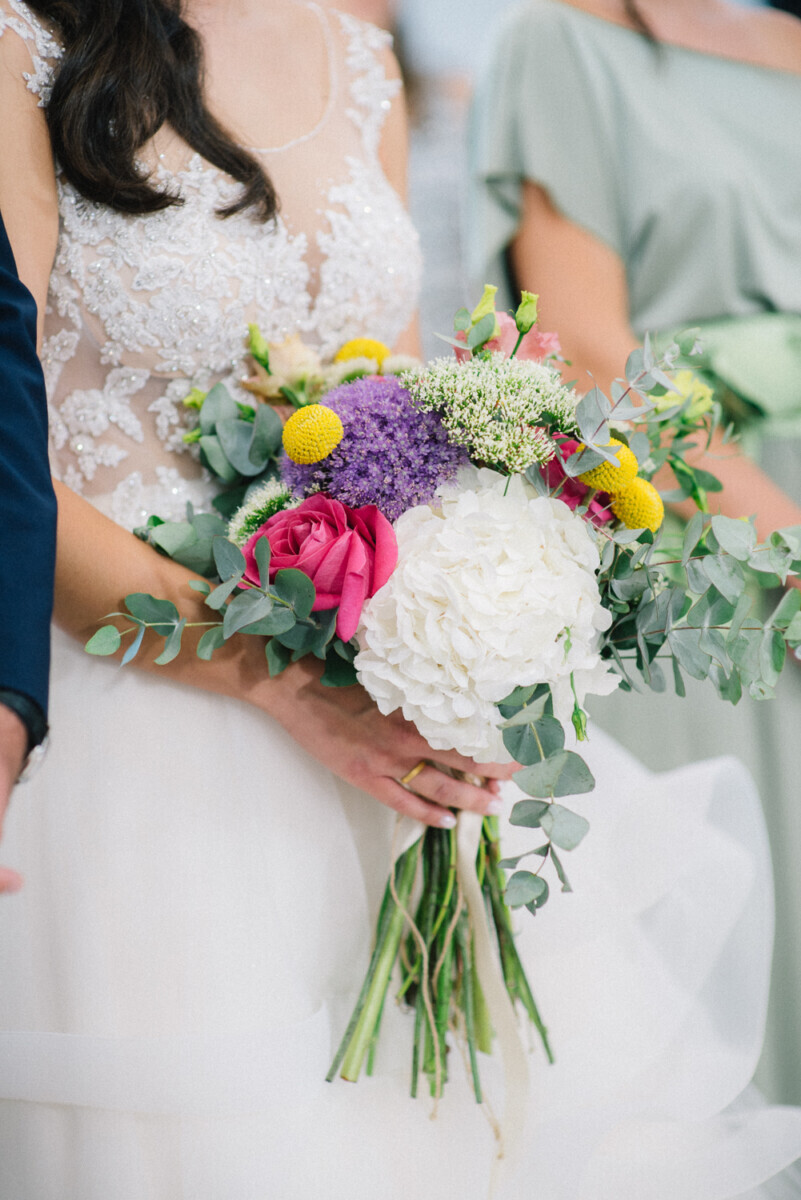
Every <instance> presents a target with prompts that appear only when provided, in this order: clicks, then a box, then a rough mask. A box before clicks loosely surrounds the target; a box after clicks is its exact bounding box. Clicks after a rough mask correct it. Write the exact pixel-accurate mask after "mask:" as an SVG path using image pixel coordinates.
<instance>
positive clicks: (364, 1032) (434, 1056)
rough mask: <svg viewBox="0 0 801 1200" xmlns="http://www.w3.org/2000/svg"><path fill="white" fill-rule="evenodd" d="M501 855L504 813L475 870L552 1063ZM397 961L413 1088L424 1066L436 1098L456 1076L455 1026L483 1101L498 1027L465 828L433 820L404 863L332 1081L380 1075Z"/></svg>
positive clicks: (501, 948)
mask: <svg viewBox="0 0 801 1200" xmlns="http://www.w3.org/2000/svg"><path fill="white" fill-rule="evenodd" d="M499 863H500V851H499V841H498V822H497V818H495V817H486V818H484V820H483V823H482V828H481V836H480V839H479V845H478V852H477V855H476V860H475V871H476V878H477V881H478V884H479V887H480V889H481V895H482V899H483V902H484V906H485V909H486V915H487V920H488V923H489V927H490V930H491V932H492V935H493V941H494V948H495V949H496V951H497V959H498V964H499V968H500V972H501V974H502V977H503V981H504V984H505V986H506V991H507V993H508V996H509V999H510V1001H511V1002H512V1005H513V1006H514V1005H516V1004H517V1003H519V1004H520V1005H521V1006H522V1008H523V1011H524V1012H525V1013H526V1015H527V1017H528V1019H529V1020H530V1021H531V1023H532V1024H533V1025H534V1027H535V1029H536V1030H537V1032H538V1034H539V1036H540V1038H541V1040H542V1044H543V1046H544V1048H545V1053H546V1055H547V1056H548V1060H549V1061H550V1062H552V1061H553V1056H552V1053H551V1048H550V1045H549V1042H548V1034H547V1030H546V1029H545V1026H544V1025H543V1023H542V1020H541V1018H540V1014H539V1011H538V1009H537V1006H536V1003H535V1001H534V997H533V994H532V991H531V987H530V985H529V982H528V979H527V978H526V974H525V971H524V969H523V965H522V963H521V961H520V957H519V955H518V953H517V949H516V946H515V937H514V931H513V928H512V919H511V913H510V910H509V908H508V907H507V905H506V903H505V901H504V897H503V893H504V889H505V886H506V879H505V875H504V872H503V870H502V869H501V867H500V865H499ZM418 883H419V884H420V886H419V887H418V886H417V885H418ZM396 967H397V968H398V975H399V986H398V991H397V1002H398V1003H400V1004H403V1005H405V1006H406V1007H408V1008H409V1009H411V1010H412V1011H413V1012H414V1033H413V1039H412V1067H411V1095H412V1096H416V1095H417V1093H418V1087H419V1082H420V1074H421V1072H422V1074H423V1075H425V1076H427V1078H428V1086H429V1092H430V1095H431V1096H432V1097H433V1099H434V1100H438V1099H439V1097H440V1096H441V1095H442V1090H443V1087H444V1085H445V1082H446V1081H447V1078H448V1033H449V1031H450V1032H453V1033H454V1034H455V1036H456V1037H458V1038H460V1039H461V1040H462V1042H463V1043H464V1045H465V1047H466V1051H467V1058H468V1060H469V1067H470V1075H471V1079H472V1086H473V1091H474V1094H475V1097H476V1101H477V1102H478V1103H479V1104H480V1103H481V1102H482V1099H483V1096H482V1088H481V1079H480V1073H479V1063H478V1051H482V1052H484V1053H487V1054H488V1053H490V1052H491V1049H492V1038H493V1029H492V1024H491V1019H490V1014H489V1010H488V1008H487V1004H486V1001H485V999H484V993H483V990H482V987H481V983H480V980H479V973H478V971H477V969H476V961H475V948H474V939H473V930H472V927H471V920H470V915H469V913H468V909H467V906H466V904H465V900H464V896H463V892H462V887H461V882H460V880H459V873H458V870H457V831H456V830H445V829H436V828H428V829H427V830H426V832H425V833H424V834H423V836H422V837H420V838H419V839H418V840H417V841H416V842H415V843H414V844H413V845H412V846H410V847H409V849H408V850H406V851H405V852H404V853H403V854H401V855H400V856H399V857H398V859H397V861H396V862H395V864H394V867H393V869H392V871H391V873H390V877H389V881H388V883H387V887H386V889H385V892H384V897H383V901H382V904H381V909H380V912H379V916H378V922H377V926H376V937H375V947H374V950H373V954H372V957H371V960H370V965H369V967H368V969H367V974H366V976H365V979H364V983H363V985H362V989H361V993H360V995H359V998H358V1000H357V1002H356V1006H355V1008H354V1010H353V1014H352V1016H351V1019H350V1022H349V1024H348V1027H347V1029H346V1030H345V1034H344V1037H343V1038H342V1041H341V1043H340V1045H339V1048H338V1050H337V1053H336V1055H335V1057H334V1061H333V1062H332V1064H331V1068H330V1070H329V1072H328V1075H327V1077H326V1078H327V1079H328V1080H329V1082H330V1081H332V1080H333V1079H334V1077H335V1076H336V1074H337V1073H339V1074H340V1075H341V1077H342V1078H343V1079H346V1080H349V1081H350V1082H356V1080H357V1079H358V1078H359V1076H360V1074H361V1072H362V1069H363V1068H364V1067H365V1065H366V1070H367V1074H368V1075H370V1074H372V1069H373V1060H374V1056H375V1048H376V1044H377V1041H378V1036H379V1031H380V1027H381V1018H382V1015H383V1012H384V1006H385V1003H386V999H387V994H388V992H389V987H390V981H391V979H392V976H393V973H394V972H395V970H396Z"/></svg>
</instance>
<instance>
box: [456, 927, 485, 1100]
mask: <svg viewBox="0 0 801 1200" xmlns="http://www.w3.org/2000/svg"><path fill="white" fill-rule="evenodd" d="M456 938H457V942H458V946H459V957H460V959H461V962H462V1007H463V1009H464V1027H465V1034H466V1036H467V1054H468V1058H469V1059H470V1074H471V1076H472V1079H473V1093H474V1094H475V1097H476V1102H477V1103H478V1104H482V1103H483V1101H484V1097H483V1094H482V1091H481V1077H480V1075H479V1071H478V1056H477V1054H476V1021H475V1008H474V994H473V964H472V961H471V958H472V949H471V944H470V943H471V937H470V923H469V921H468V918H467V914H465V915H464V916H463V917H461V918H460V919H459V923H458V925H457V926H456Z"/></svg>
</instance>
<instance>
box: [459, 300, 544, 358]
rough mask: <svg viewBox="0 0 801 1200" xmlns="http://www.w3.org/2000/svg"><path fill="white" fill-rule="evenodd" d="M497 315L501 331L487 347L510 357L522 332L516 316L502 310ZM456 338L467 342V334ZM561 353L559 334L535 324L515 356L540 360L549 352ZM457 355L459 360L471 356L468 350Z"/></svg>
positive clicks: (461, 334) (505, 356)
mask: <svg viewBox="0 0 801 1200" xmlns="http://www.w3.org/2000/svg"><path fill="white" fill-rule="evenodd" d="M496 316H497V319H498V325H499V326H500V332H499V333H498V336H497V337H494V338H492V340H491V341H489V342H487V345H486V347H485V349H487V350H493V351H497V350H500V352H501V354H503V356H504V358H510V357H511V354H512V351H513V350H514V348H515V346H516V345H517V339H518V337H519V336H520V334H519V333H518V332H517V326H516V325H515V321H514V317H510V315H509V313H505V312H500V313H497V314H496ZM456 340H457V342H466V341H467V334H466V333H457V334H456ZM561 353H562V347H561V346H560V344H559V334H558V333H541V332H540V330H539V329H538V328H537V326H536V325H535V326H534V327H533V329H531V330H529V332H528V333H527V334H526V336H525V337H524V338H523V340H522V342H521V343H520V349H519V350H518V352H517V354H516V355H515V358H525V359H534V360H537V361H539V360H540V359H543V358H546V357H547V356H548V355H549V354H561ZM456 357H457V358H458V359H459V362H464V361H465V360H466V359H468V358H469V357H470V355H469V353H468V351H467V350H457V351H456Z"/></svg>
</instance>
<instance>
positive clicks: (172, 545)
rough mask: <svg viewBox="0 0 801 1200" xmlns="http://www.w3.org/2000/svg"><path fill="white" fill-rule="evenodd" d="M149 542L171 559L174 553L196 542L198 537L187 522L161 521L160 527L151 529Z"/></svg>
mask: <svg viewBox="0 0 801 1200" xmlns="http://www.w3.org/2000/svg"><path fill="white" fill-rule="evenodd" d="M149 540H150V541H151V542H152V544H153V545H154V546H157V547H158V549H159V550H163V551H164V553H165V554H168V555H169V556H170V558H173V557H174V555H175V553H176V551H178V550H181V549H182V548H183V547H185V546H187V545H191V544H192V543H194V542H197V540H198V537H197V533H196V532H195V530H194V529H193V527H192V526H191V525H190V524H189V522H188V521H162V523H161V524H160V525H158V526H156V527H155V528H154V529H151V531H150V539H149Z"/></svg>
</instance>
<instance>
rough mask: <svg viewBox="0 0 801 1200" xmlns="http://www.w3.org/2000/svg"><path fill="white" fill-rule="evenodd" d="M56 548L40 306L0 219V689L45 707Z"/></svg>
mask: <svg viewBox="0 0 801 1200" xmlns="http://www.w3.org/2000/svg"><path fill="white" fill-rule="evenodd" d="M55 547H56V498H55V495H54V493H53V485H52V483H51V480H50V470H49V467H48V459H47V404H46V400H45V388H44V379H43V377H42V369H41V366H40V364H39V360H38V358H37V356H36V305H35V303H34V300H33V297H32V296H31V294H30V293H29V292H28V290H27V289H26V288H25V287H24V286H23V285H22V284H21V283H20V281H19V277H18V275H17V270H16V265H15V263H14V256H13V254H12V251H11V246H10V245H9V241H8V237H7V236H6V231H5V228H4V227H3V222H2V218H0V687H3V688H11V689H13V690H14V691H17V692H23V693H24V694H25V695H27V696H29V697H30V698H31V699H32V700H34V701H35V702H36V703H37V704H39V705H40V707H41V708H42V710H43V712H45V713H46V712H47V686H48V673H49V669H50V616H51V612H52V608H53V573H54V567H55ZM23 622H24V629H21V628H20V625H21V623H23Z"/></svg>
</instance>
